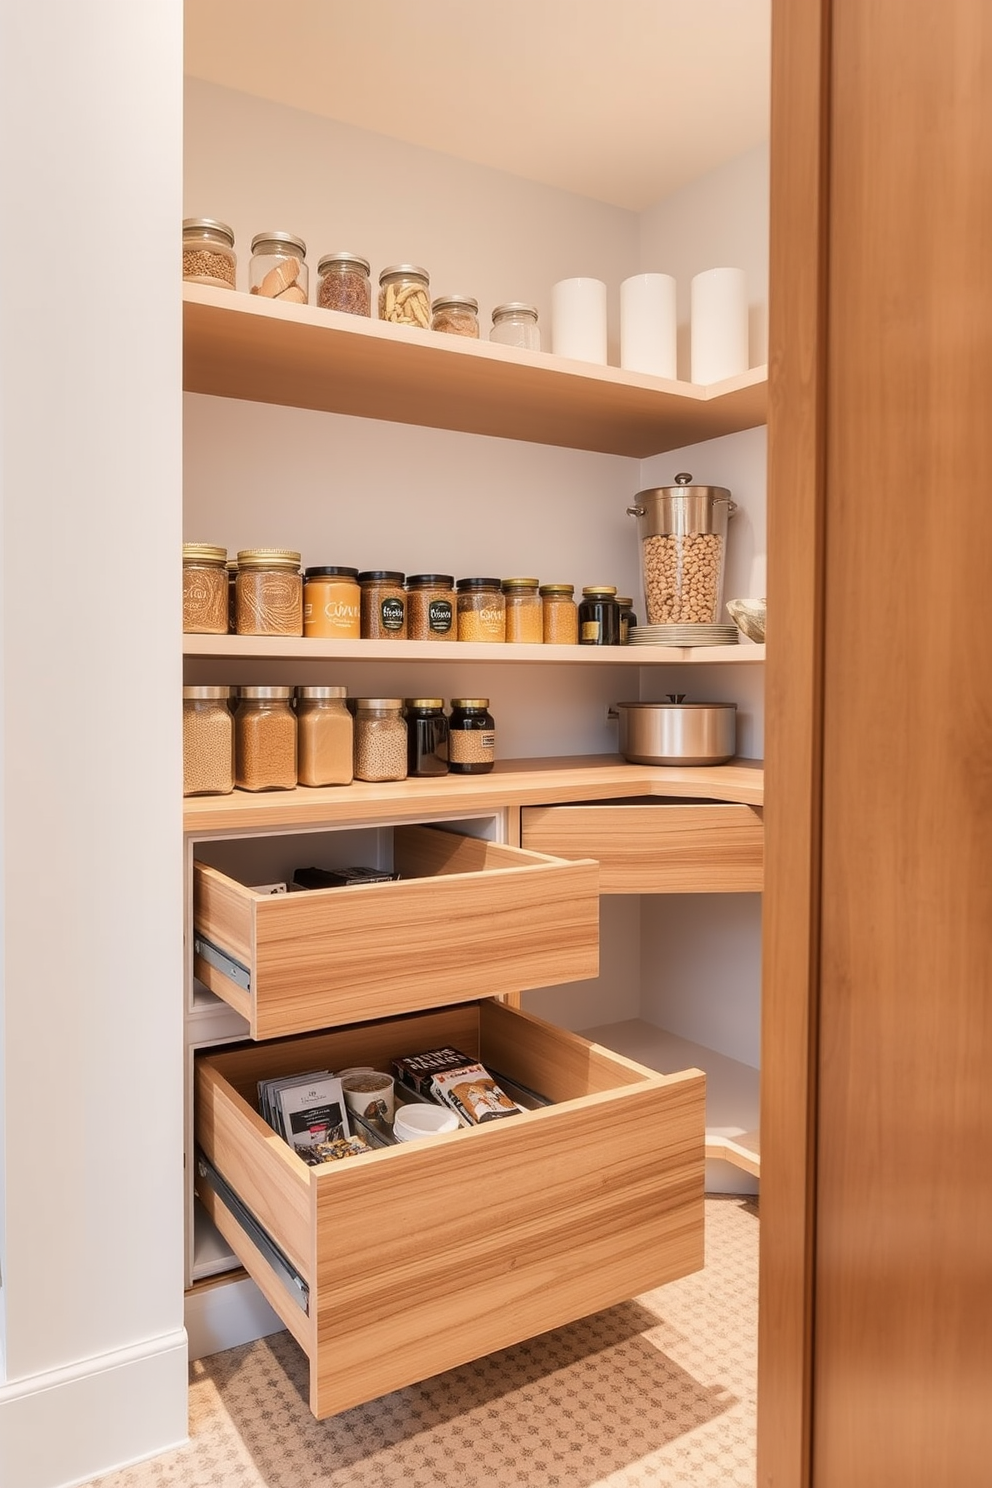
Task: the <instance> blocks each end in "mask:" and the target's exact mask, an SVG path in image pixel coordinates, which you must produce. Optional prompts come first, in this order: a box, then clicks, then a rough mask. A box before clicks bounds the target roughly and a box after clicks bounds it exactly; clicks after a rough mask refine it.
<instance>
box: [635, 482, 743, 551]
mask: <svg viewBox="0 0 992 1488" xmlns="http://www.w3.org/2000/svg"><path fill="white" fill-rule="evenodd" d="M634 502H635V505H634V506H628V508H627V515H628V516H631V517H637V518H638V527H639V530H640V534H641V537H642V538H644V537H660V536H668V535H672V536H680V535H683V534H689V533H693V534H697V533H709V532H715V533H719V534H721V535H722V534H723V533H725V532H726V528H727V518H728V517H731V516H733V514H734V512H735V511H736V510H737V503H736V501H733V500H731V496H730V492H729V491H728V490H727V488H726V486H705V485H694V484H693V480H692V476H691V475H690V474H689V472H688V471H686V470H683V471H680V472H679V474H678V475H677V476H676V477H675V484H674V485H673V486H648V487H646V488H645V490H643V491H638V493H637V495H636V496H635V497H634Z"/></svg>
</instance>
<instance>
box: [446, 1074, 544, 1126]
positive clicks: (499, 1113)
mask: <svg viewBox="0 0 992 1488" xmlns="http://www.w3.org/2000/svg"><path fill="white" fill-rule="evenodd" d="M431 1090H432V1093H433V1094H434V1095H435V1096H436V1098H437V1099H438V1100H441V1101H443V1102H444V1103H445V1105H446V1106H450V1107H451V1109H452V1110H453V1111H455V1112H456V1113H457V1115H459V1116H460V1117H461V1118H462V1120H463V1121H466V1122H468V1123H469V1125H470V1126H480V1125H481V1124H482V1123H483V1122H485V1121H498V1120H499V1119H500V1118H501V1117H503V1116H519V1115H520V1114H521V1112H522V1110H523V1107H522V1106H518V1105H517V1104H516V1102H515V1101H512V1100H511V1099H510V1097H509V1096H508V1095H507V1094H506V1091H505V1090H501V1089H500V1087H499V1086H498V1085H497V1084H496V1081H495V1080H494V1079H493V1077H492V1075H491V1074H490V1073H489V1071H488V1070H487V1069H486V1067H485V1065H482V1064H465V1065H462V1066H461V1068H460V1069H449V1070H442V1071H441V1073H440V1074H437V1075H435V1076H434V1078H433V1079H432V1080H431Z"/></svg>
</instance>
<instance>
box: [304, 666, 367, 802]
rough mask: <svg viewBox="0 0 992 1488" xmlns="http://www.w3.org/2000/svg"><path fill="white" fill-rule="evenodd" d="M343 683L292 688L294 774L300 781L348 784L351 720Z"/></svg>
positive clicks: (351, 766)
mask: <svg viewBox="0 0 992 1488" xmlns="http://www.w3.org/2000/svg"><path fill="white" fill-rule="evenodd" d="M347 695H348V691H347V688H345V687H298V688H297V690H296V697H297V703H296V729H297V778H298V780H299V783H300V785H350V784H351V782H352V779H353V776H354V723H353V720H352V717H351V714H350V713H349V712H348V708H347V705H346V703H345V698H346V697H347Z"/></svg>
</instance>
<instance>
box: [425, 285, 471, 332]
mask: <svg viewBox="0 0 992 1488" xmlns="http://www.w3.org/2000/svg"><path fill="white" fill-rule="evenodd" d="M431 330H432V331H445V332H447V333H448V334H449V335H452V336H474V337H475V339H476V340H478V339H479V302H478V300H475V299H473V298H472V296H471V295H454V294H453V295H441V296H439V298H438V299H436V300H435V301H434V303H433V305H432V306H431Z"/></svg>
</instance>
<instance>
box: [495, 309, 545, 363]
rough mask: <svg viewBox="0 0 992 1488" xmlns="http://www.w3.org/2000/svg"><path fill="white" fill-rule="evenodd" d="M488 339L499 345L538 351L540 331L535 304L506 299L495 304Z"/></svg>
mask: <svg viewBox="0 0 992 1488" xmlns="http://www.w3.org/2000/svg"><path fill="white" fill-rule="evenodd" d="M489 339H490V341H496V342H498V343H499V344H500V345H501V346H519V347H520V349H521V351H540V349H541V332H540V330H539V328H538V324H537V307H536V305H524V304H522V303H521V302H520V301H519V300H508V301H507V302H506V304H505V305H497V306H496V308H495V310H494V311H493V328H492V330H491V331H490V332H489Z"/></svg>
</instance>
